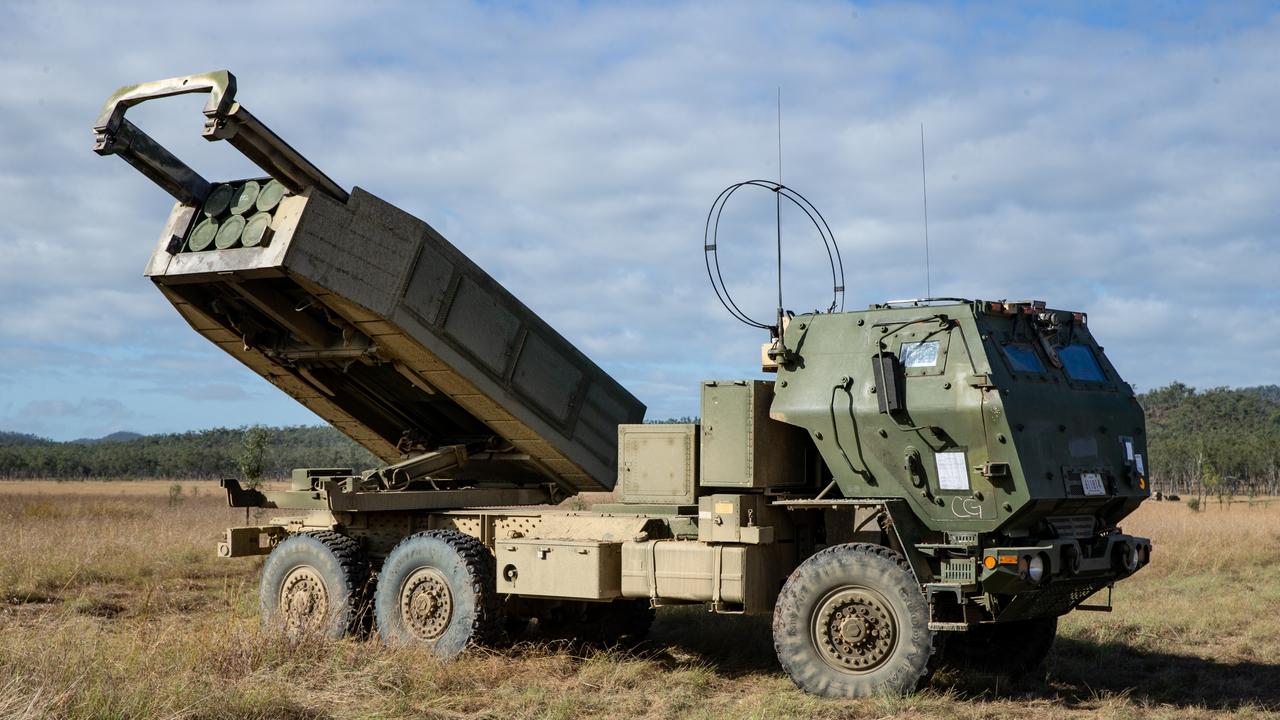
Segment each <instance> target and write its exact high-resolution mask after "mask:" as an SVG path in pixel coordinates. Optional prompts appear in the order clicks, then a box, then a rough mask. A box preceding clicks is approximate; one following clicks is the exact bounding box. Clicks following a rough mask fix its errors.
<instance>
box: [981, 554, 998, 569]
mask: <svg viewBox="0 0 1280 720" xmlns="http://www.w3.org/2000/svg"><path fill="white" fill-rule="evenodd" d="M982 567H984V568H986V569H988V570H995V569H996V556H995V555H988V556H986V557H984V558H982Z"/></svg>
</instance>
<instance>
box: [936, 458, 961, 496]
mask: <svg viewBox="0 0 1280 720" xmlns="http://www.w3.org/2000/svg"><path fill="white" fill-rule="evenodd" d="M933 457H934V460H935V461H936V462H937V463H938V489H939V490H968V489H969V466H968V465H967V464H966V463H965V459H964V451H960V452H940V453H936V454H935V455H934V456H933Z"/></svg>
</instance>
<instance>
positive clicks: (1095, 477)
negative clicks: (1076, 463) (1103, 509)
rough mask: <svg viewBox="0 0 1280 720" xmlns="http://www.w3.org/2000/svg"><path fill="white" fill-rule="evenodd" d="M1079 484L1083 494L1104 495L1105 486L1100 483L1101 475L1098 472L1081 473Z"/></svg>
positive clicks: (1105, 492)
mask: <svg viewBox="0 0 1280 720" xmlns="http://www.w3.org/2000/svg"><path fill="white" fill-rule="evenodd" d="M1080 485H1081V486H1082V487H1083V488H1084V494H1085V495H1106V494H1107V486H1106V485H1103V484H1102V476H1101V475H1099V474H1098V473H1081V474H1080Z"/></svg>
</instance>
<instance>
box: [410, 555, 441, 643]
mask: <svg viewBox="0 0 1280 720" xmlns="http://www.w3.org/2000/svg"><path fill="white" fill-rule="evenodd" d="M400 616H401V617H403V618H404V624H405V628H407V629H408V630H409V632H411V633H413V635H414V636H415V637H418V638H420V639H422V640H434V639H436V638H438V637H440V636H441V635H443V634H444V631H445V629H446V628H448V627H449V620H450V619H451V618H452V617H453V596H452V594H450V592H449V583H448V581H447V580H446V579H445V577H444V575H443V574H442V573H441V572H440V571H439V570H437V569H435V568H420V569H418V570H416V571H414V573H413V574H412V575H410V576H409V578H408V579H407V580H406V581H405V583H404V586H403V587H402V588H401V589H400Z"/></svg>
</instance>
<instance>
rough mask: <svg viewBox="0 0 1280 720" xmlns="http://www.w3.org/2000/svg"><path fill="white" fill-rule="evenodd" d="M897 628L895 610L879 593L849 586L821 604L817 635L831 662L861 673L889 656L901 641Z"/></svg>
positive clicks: (874, 666)
mask: <svg viewBox="0 0 1280 720" xmlns="http://www.w3.org/2000/svg"><path fill="white" fill-rule="evenodd" d="M897 627H898V623H897V619H896V618H895V617H894V615H893V611H892V609H891V608H890V607H889V604H888V602H886V601H885V600H884V598H883V597H881V596H880V595H879V594H878V593H874V592H872V591H870V590H866V589H862V588H845V589H842V590H837V591H836V592H834V593H832V594H830V595H829V596H827V597H826V598H825V599H824V600H823V601H822V602H821V603H819V605H818V609H817V612H816V613H815V614H814V627H813V638H814V641H815V642H816V644H817V646H818V652H819V654H820V655H821V656H822V658H823V660H825V661H826V662H827V663H828V664H829V665H831V666H832V667H834V668H836V669H839V670H843V671H846V672H856V673H861V672H867V671H869V670H873V669H875V668H877V667H879V666H880V665H882V664H883V663H884V662H885V661H886V660H887V659H888V658H889V655H890V654H892V652H893V648H894V646H895V645H896V644H897V641H898V637H897V634H898V633H897Z"/></svg>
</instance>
